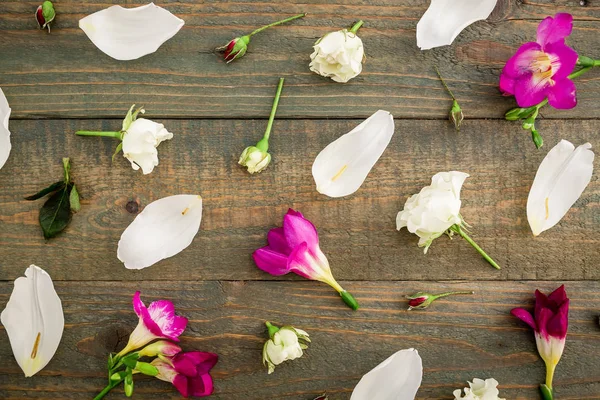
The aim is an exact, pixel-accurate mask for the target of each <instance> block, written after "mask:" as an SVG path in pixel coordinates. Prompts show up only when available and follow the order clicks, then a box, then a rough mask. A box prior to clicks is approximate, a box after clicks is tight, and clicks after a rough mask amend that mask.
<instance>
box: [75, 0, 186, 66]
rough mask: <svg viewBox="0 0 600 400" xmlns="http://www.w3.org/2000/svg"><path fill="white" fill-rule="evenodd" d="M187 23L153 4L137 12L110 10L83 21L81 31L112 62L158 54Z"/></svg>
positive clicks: (123, 9) (136, 9)
mask: <svg viewBox="0 0 600 400" xmlns="http://www.w3.org/2000/svg"><path fill="white" fill-rule="evenodd" d="M184 23H185V22H184V21H183V20H182V19H180V18H177V17H176V16H174V15H173V14H171V13H170V12H169V11H167V10H165V9H164V8H162V7H159V6H157V5H154V3H150V4H146V5H145V6H141V7H136V8H123V7H121V6H112V7H109V8H107V9H104V10H102V11H98V12H96V13H94V14H91V15H88V16H87V17H85V18H83V19H81V20H79V27H80V28H81V29H82V30H83V31H84V32H85V34H86V35H87V36H88V38H90V40H91V41H92V42H93V43H94V44H95V45H96V47H98V48H99V49H100V50H102V51H103V52H104V53H106V54H107V55H109V56H111V57H112V58H114V59H117V60H135V59H138V58H140V57H143V56H145V55H147V54H151V53H154V52H155V51H156V50H158V48H159V47H160V46H161V45H162V44H163V43H164V42H166V41H167V40H169V39H170V38H172V37H173V36H175V34H176V33H177V32H179V30H180V29H181V27H183V25H184Z"/></svg>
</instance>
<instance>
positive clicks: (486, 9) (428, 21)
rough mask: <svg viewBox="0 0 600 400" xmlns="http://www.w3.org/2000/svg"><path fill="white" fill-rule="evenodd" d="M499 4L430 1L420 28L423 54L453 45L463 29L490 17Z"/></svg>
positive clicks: (489, 1)
mask: <svg viewBox="0 0 600 400" xmlns="http://www.w3.org/2000/svg"><path fill="white" fill-rule="evenodd" d="M496 2H497V0H431V4H430V5H429V8H428V9H427V11H425V14H423V16H422V17H421V20H420V21H419V23H418V24H417V46H419V48H420V49H421V50H429V49H432V48H434V47H439V46H445V45H449V44H452V42H453V41H454V39H455V38H456V37H457V36H458V34H459V33H460V32H462V30H463V29H465V28H466V27H467V26H469V25H471V24H472V23H473V22H476V21H479V20H482V19H486V18H487V17H489V16H490V14H491V13H492V11H493V10H494V7H495V6H496Z"/></svg>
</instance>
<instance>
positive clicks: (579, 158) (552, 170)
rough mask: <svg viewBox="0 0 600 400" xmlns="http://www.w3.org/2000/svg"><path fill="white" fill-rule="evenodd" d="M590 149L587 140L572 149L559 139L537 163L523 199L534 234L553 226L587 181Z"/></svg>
mask: <svg viewBox="0 0 600 400" xmlns="http://www.w3.org/2000/svg"><path fill="white" fill-rule="evenodd" d="M591 148H592V145H591V144H589V143H585V144H582V145H581V146H579V147H577V148H575V146H573V144H572V143H570V142H568V141H566V140H561V141H560V142H559V143H558V144H557V145H556V146H554V147H553V148H552V150H550V151H549V152H548V154H547V155H546V157H545V158H544V160H543V161H542V163H541V164H540V166H539V168H538V171H537V173H536V175H535V179H534V180H533V184H532V185H531V190H530V191H529V197H528V198H527V220H528V221H529V226H530V227H531V230H532V232H533V234H534V236H537V235H539V234H540V233H542V232H543V231H545V230H547V229H550V228H552V227H553V226H554V225H556V224H557V223H558V222H559V221H560V220H561V219H562V217H564V215H565V214H566V213H567V211H569V209H570V208H571V206H572V205H573V204H574V203H575V202H576V201H577V199H579V196H581V194H582V193H583V191H584V190H585V188H586V186H587V185H588V183H590V180H591V179H592V171H593V169H594V152H593V151H592V150H590V149H591Z"/></svg>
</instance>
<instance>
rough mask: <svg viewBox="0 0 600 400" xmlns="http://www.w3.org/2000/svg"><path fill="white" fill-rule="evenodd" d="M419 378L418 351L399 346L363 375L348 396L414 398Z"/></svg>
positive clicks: (383, 399) (369, 399)
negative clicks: (403, 348)
mask: <svg viewBox="0 0 600 400" xmlns="http://www.w3.org/2000/svg"><path fill="white" fill-rule="evenodd" d="M422 379H423V363H422V361H421V356H419V352H418V351H417V350H415V349H407V350H400V351H398V352H396V353H394V354H392V355H391V356H390V357H389V358H388V359H387V360H385V361H384V362H382V363H381V364H379V365H378V366H376V367H375V368H373V369H372V370H371V371H369V372H368V373H367V374H366V375H364V376H363V377H362V378H361V380H360V381H359V382H358V385H356V387H355V388H354V391H353V392H352V396H351V397H350V400H414V398H415V396H416V394H417V391H418V390H419V386H421V380H422Z"/></svg>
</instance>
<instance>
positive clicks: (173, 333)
mask: <svg viewBox="0 0 600 400" xmlns="http://www.w3.org/2000/svg"><path fill="white" fill-rule="evenodd" d="M133 310H134V311H135V313H136V314H137V316H138V317H139V318H140V320H139V322H138V325H137V326H136V328H135V329H134V331H133V332H132V333H131V335H130V336H129V342H128V343H127V346H125V348H124V349H123V350H121V352H119V354H118V356H122V355H124V354H127V353H129V352H130V351H132V350H135V349H139V348H140V347H142V346H144V345H146V344H148V343H150V342H151V341H153V340H155V339H169V340H173V341H175V342H178V341H179V336H180V335H181V334H182V333H183V331H184V330H185V328H186V326H187V322H188V320H187V318H185V317H180V316H177V315H175V306H173V303H171V302H170V301H168V300H158V301H155V302H152V303H151V304H150V306H149V307H147V308H146V306H145V305H144V303H143V302H142V300H141V299H140V292H139V291H137V292H135V295H134V296H133Z"/></svg>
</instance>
